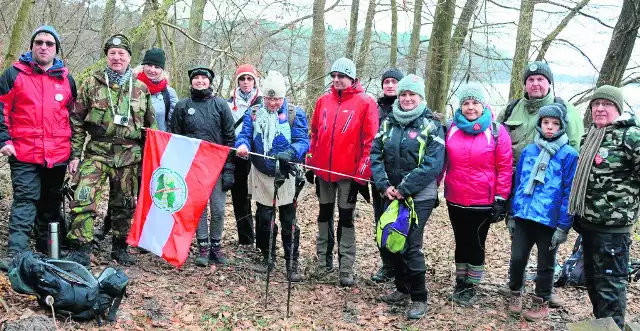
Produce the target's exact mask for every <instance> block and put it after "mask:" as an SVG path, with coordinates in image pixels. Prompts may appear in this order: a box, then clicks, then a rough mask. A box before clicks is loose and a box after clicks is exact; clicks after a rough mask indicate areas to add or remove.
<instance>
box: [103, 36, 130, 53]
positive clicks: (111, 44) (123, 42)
mask: <svg viewBox="0 0 640 331" xmlns="http://www.w3.org/2000/svg"><path fill="white" fill-rule="evenodd" d="M110 48H122V49H124V50H126V51H127V52H128V53H129V55H131V42H130V41H129V39H128V38H127V37H126V36H125V35H123V34H114V35H113V36H111V37H109V39H107V41H106V42H105V43H104V55H107V52H109V49H110Z"/></svg>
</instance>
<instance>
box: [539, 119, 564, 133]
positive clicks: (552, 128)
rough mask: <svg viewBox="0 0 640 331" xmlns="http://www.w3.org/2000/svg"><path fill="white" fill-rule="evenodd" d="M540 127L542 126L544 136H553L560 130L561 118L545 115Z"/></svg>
mask: <svg viewBox="0 0 640 331" xmlns="http://www.w3.org/2000/svg"><path fill="white" fill-rule="evenodd" d="M540 127H541V128H542V134H544V137H545V138H551V137H553V135H554V134H556V132H558V131H560V128H561V127H562V123H560V120H559V119H557V118H555V117H543V118H542V121H541V122H540Z"/></svg>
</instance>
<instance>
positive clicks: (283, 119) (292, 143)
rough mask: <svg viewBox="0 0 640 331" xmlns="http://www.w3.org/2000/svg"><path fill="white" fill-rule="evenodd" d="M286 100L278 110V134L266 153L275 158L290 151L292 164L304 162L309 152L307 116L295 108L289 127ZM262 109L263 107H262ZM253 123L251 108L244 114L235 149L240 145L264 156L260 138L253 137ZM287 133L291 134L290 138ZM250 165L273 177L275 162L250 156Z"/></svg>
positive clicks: (298, 108)
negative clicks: (294, 114)
mask: <svg viewBox="0 0 640 331" xmlns="http://www.w3.org/2000/svg"><path fill="white" fill-rule="evenodd" d="M287 103H288V100H287V99H285V100H284V103H283V104H282V107H280V110H278V119H279V121H278V122H279V128H280V130H279V131H280V132H279V133H278V135H277V136H276V137H275V139H274V140H273V144H272V147H271V150H270V151H269V152H268V153H267V155H268V156H275V155H276V154H278V153H280V152H283V151H286V150H292V151H293V156H292V158H291V161H292V162H298V163H300V162H302V161H304V158H305V155H306V154H307V152H308V151H309V126H308V124H307V115H306V114H305V113H304V111H303V110H302V108H300V107H298V106H296V118H295V120H294V121H293V125H291V126H289V120H288V113H287V107H288V106H287ZM262 107H265V106H264V105H262ZM253 122H254V118H253V116H252V111H251V108H249V109H248V110H247V112H246V113H245V114H244V118H243V120H242V131H240V134H239V135H238V137H237V138H236V148H238V147H240V146H241V145H245V146H247V148H248V149H249V151H250V152H254V153H258V154H264V147H263V144H262V136H261V135H256V136H255V137H254V135H253ZM289 132H291V134H290V137H288V136H289V134H288V133H289ZM251 163H253V165H254V166H255V167H256V168H257V169H258V170H259V171H260V172H262V173H263V174H266V175H268V176H272V177H275V166H276V165H275V160H274V159H268V158H264V157H259V156H256V155H252V156H251Z"/></svg>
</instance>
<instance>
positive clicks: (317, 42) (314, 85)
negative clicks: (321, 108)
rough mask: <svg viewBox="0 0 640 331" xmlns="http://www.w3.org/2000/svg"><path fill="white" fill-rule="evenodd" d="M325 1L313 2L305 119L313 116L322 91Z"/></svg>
mask: <svg viewBox="0 0 640 331" xmlns="http://www.w3.org/2000/svg"><path fill="white" fill-rule="evenodd" d="M324 5H325V0H314V1H313V27H312V30H311V41H310V43H309V55H310V56H309V65H308V66H307V68H308V69H307V89H306V93H305V94H306V101H307V106H306V109H307V118H311V117H312V115H313V105H314V103H315V100H316V98H317V97H318V96H319V95H320V94H321V93H322V91H323V90H324V76H325V75H326V73H325V69H324V64H325V36H324Z"/></svg>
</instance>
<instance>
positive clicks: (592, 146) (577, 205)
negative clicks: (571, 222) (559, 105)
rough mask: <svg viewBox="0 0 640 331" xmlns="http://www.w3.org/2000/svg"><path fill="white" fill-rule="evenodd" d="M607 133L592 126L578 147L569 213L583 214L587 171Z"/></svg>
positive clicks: (587, 180) (605, 130)
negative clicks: (578, 152)
mask: <svg viewBox="0 0 640 331" xmlns="http://www.w3.org/2000/svg"><path fill="white" fill-rule="evenodd" d="M606 133H607V128H606V127H604V128H600V129H598V128H596V127H595V126H592V127H591V129H590V130H589V133H587V137H586V138H585V139H584V142H583V143H582V147H581V148H580V156H579V157H578V166H577V167H576V174H575V175H574V176H573V184H572V185H571V194H570V195H569V211H568V213H569V214H570V215H579V216H584V198H585V196H586V194H587V183H588V182H589V173H590V172H591V166H592V164H593V159H594V158H595V157H596V153H598V149H600V144H602V140H603V139H604V136H605V134H606Z"/></svg>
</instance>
